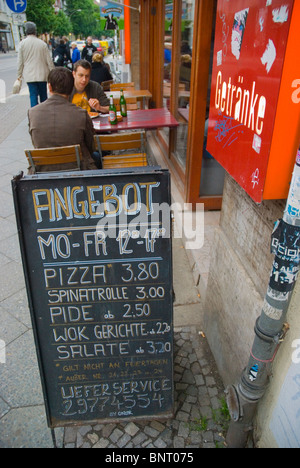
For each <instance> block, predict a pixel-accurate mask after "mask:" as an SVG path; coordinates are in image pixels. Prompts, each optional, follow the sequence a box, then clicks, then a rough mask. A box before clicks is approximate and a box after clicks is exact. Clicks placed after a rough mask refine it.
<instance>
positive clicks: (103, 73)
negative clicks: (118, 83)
mask: <svg viewBox="0 0 300 468" xmlns="http://www.w3.org/2000/svg"><path fill="white" fill-rule="evenodd" d="M112 79H113V77H112V75H111V73H110V71H109V69H108V66H107V65H106V63H104V61H103V55H102V54H99V53H98V52H96V53H95V54H94V55H93V61H92V72H91V80H92V81H96V83H99V84H101V83H102V82H103V81H110V80H112Z"/></svg>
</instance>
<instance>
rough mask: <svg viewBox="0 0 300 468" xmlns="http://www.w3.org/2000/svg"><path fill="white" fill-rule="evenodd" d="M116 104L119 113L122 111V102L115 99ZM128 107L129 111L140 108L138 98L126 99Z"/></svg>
mask: <svg viewBox="0 0 300 468" xmlns="http://www.w3.org/2000/svg"><path fill="white" fill-rule="evenodd" d="M114 104H115V106H116V109H117V111H119V110H120V100H119V99H116V98H115V99H114ZM126 106H127V110H137V109H138V108H139V106H138V100H137V98H136V97H128V98H126Z"/></svg>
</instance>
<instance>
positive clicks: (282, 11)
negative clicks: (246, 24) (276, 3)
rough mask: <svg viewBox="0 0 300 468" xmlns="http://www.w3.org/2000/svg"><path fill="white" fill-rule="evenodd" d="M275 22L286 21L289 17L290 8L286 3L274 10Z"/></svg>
mask: <svg viewBox="0 0 300 468" xmlns="http://www.w3.org/2000/svg"><path fill="white" fill-rule="evenodd" d="M272 15H273V21H274V23H285V22H286V21H287V20H288V18H289V8H288V6H287V5H284V6H282V7H280V8H276V9H275V10H273V11H272Z"/></svg>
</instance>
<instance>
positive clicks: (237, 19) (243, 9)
mask: <svg viewBox="0 0 300 468" xmlns="http://www.w3.org/2000/svg"><path fill="white" fill-rule="evenodd" d="M293 4H294V1H293V0H235V1H230V0H219V1H218V8H217V16H216V30H215V45H214V62H213V71H212V86H211V97H210V113H209V127H208V141H207V149H208V151H209V152H210V153H211V155H212V156H213V157H214V158H215V159H216V160H217V161H219V163H220V164H221V165H222V166H223V167H224V168H225V169H226V171H227V172H228V173H229V174H230V175H231V176H232V177H233V178H234V179H235V180H236V181H237V182H238V184H239V185H240V186H241V187H243V188H244V190H245V191H246V192H247V193H248V194H249V195H250V196H251V197H252V198H253V200H254V201H256V202H258V203H260V202H261V201H262V198H263V189H264V182H265V178H266V173H267V167H268V159H269V154H270V147H271V142H272V135H273V128H274V121H275V116H276V108H277V101H278V95H279V89H280V81H281V75H282V70H283V63H284V57H285V50H286V43H287V38H288V33H289V27H290V20H291V15H292V10H293ZM295 60H296V57H295ZM287 137H288V135H287Z"/></svg>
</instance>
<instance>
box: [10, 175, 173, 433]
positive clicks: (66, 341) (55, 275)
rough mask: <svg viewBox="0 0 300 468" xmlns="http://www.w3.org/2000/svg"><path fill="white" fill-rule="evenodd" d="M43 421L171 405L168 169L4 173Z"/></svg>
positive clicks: (141, 413)
mask: <svg viewBox="0 0 300 468" xmlns="http://www.w3.org/2000/svg"><path fill="white" fill-rule="evenodd" d="M12 188H13V195H14V204H15V212H16V219H17V225H18V232H19V240H20V248H21V254H22V261H23V268H24V275H25V281H26V288H27V294H28V302H29V308H30V313H31V319H32V326H33V332H34V338H35V345H36V350H37V357H38V362H39V370H40V375H41V381H42V388H43V394H44V401H45V408H46V414H47V421H48V425H49V427H50V428H52V429H53V428H55V427H60V426H67V425H73V424H74V425H80V424H87V423H91V422H106V421H110V422H112V421H120V420H126V421H127V420H136V419H158V418H168V417H172V415H173V406H174V390H173V286H172V240H171V238H172V235H171V231H172V226H171V213H170V208H171V198H170V197H171V196H170V174H169V172H168V171H167V170H162V169H161V168H159V167H154V168H153V167H152V168H139V169H136V170H120V171H118V170H114V171H83V172H76V173H75V172H73V173H71V172H70V173H63V174H62V173H49V174H41V175H33V176H23V175H20V176H19V177H15V178H14V179H13V181H12Z"/></svg>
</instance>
